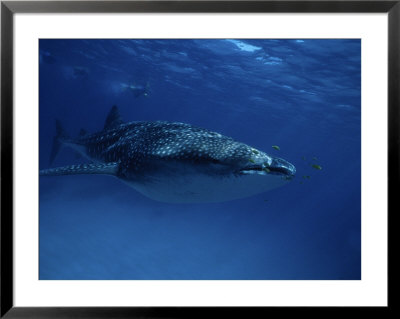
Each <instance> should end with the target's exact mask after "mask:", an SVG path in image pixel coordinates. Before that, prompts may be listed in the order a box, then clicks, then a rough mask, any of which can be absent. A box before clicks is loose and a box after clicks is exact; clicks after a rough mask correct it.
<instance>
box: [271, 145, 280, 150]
mask: <svg viewBox="0 0 400 319" xmlns="http://www.w3.org/2000/svg"><path fill="white" fill-rule="evenodd" d="M272 148H274V149H276V150H277V151H280V147H279V146H278V145H272Z"/></svg>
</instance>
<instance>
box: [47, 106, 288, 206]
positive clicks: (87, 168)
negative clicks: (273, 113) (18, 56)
mask: <svg viewBox="0 0 400 319" xmlns="http://www.w3.org/2000/svg"><path fill="white" fill-rule="evenodd" d="M56 124H57V125H56V128H57V134H56V137H55V138H54V142H53V149H52V152H51V155H50V162H53V160H54V158H55V156H56V155H57V153H58V150H59V148H60V146H61V145H66V146H70V147H72V148H74V149H75V150H76V151H78V152H79V153H81V154H82V155H83V156H85V157H86V158H88V159H89V160H90V163H88V164H78V165H70V166H64V167H57V168H50V169H44V170H41V171H40V175H42V176H50V175H72V174H107V175H112V176H115V177H117V178H119V179H121V180H123V181H124V182H126V183H127V184H129V185H130V186H132V187H133V188H135V189H136V190H138V191H139V192H140V193H142V194H144V195H146V196H148V197H150V198H152V199H155V200H158V201H162V202H172V203H184V202H186V203H188V202H222V201H227V200H232V199H238V198H243V197H247V196H251V195H255V194H258V193H262V192H265V191H267V190H270V189H273V188H276V187H279V186H281V185H284V184H286V183H287V182H289V181H290V180H291V179H292V178H293V177H294V175H295V172H296V169H295V167H294V166H293V165H292V164H290V163H289V162H287V161H286V160H284V159H281V158H277V157H273V156H270V155H268V154H266V153H264V152H262V151H260V150H257V149H255V148H253V147H251V146H248V145H246V144H244V143H240V142H237V141H235V140H233V139H232V138H230V137H226V136H223V135H221V134H219V133H215V132H212V131H209V130H207V129H203V128H199V127H195V126H192V125H189V124H184V123H174V122H130V123H123V122H122V120H121V117H120V115H119V112H118V109H117V107H116V106H113V108H112V109H111V111H110V113H109V115H108V117H107V119H106V123H105V125H104V128H103V130H102V131H100V132H98V133H95V134H87V133H85V132H81V134H80V136H79V137H78V138H76V139H72V138H69V137H68V136H67V135H66V134H65V132H64V130H63V129H62V127H61V124H60V123H59V122H58V121H57V123H56Z"/></svg>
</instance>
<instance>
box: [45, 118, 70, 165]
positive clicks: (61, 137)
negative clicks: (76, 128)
mask: <svg viewBox="0 0 400 319" xmlns="http://www.w3.org/2000/svg"><path fill="white" fill-rule="evenodd" d="M67 136H68V135H67V134H66V133H65V131H64V129H63V127H62V125H61V122H60V120H56V136H54V139H53V146H52V148H51V153H50V160H49V162H50V165H51V164H52V163H53V161H54V159H55V158H56V156H57V154H58V151H59V150H60V147H61V145H62V143H63V142H64V141H65V140H66V138H67Z"/></svg>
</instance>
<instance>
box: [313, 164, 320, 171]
mask: <svg viewBox="0 0 400 319" xmlns="http://www.w3.org/2000/svg"><path fill="white" fill-rule="evenodd" d="M311 166H312V167H313V168H315V169H318V170H321V169H322V167H321V166H319V165H317V164H312V165H311Z"/></svg>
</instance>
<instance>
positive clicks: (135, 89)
mask: <svg viewBox="0 0 400 319" xmlns="http://www.w3.org/2000/svg"><path fill="white" fill-rule="evenodd" d="M123 87H124V88H125V89H127V90H129V91H131V92H132V93H133V95H134V96H135V97H139V96H142V95H143V96H148V95H149V82H147V83H146V85H136V84H123Z"/></svg>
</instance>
